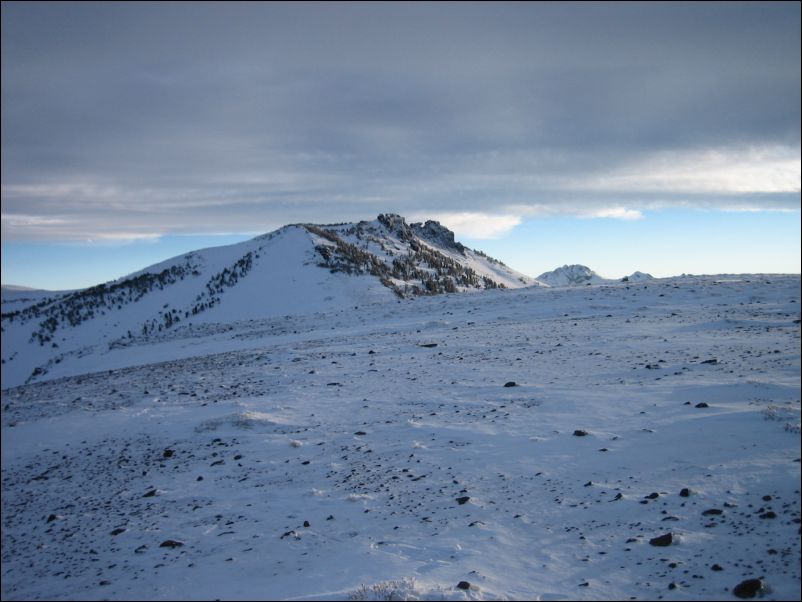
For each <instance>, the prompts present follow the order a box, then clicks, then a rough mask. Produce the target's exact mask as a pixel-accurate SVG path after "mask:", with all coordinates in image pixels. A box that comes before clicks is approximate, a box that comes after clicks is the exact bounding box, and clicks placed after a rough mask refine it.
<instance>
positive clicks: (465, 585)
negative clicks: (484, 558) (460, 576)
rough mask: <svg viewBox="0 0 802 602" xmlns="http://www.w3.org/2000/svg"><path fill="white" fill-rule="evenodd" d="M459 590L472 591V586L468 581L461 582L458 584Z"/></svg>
mask: <svg viewBox="0 0 802 602" xmlns="http://www.w3.org/2000/svg"><path fill="white" fill-rule="evenodd" d="M457 589H471V584H470V583H468V582H467V581H460V582H459V583H457Z"/></svg>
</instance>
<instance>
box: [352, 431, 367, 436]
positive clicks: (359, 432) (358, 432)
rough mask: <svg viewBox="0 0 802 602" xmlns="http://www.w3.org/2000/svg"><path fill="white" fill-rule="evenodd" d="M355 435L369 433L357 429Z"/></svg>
mask: <svg viewBox="0 0 802 602" xmlns="http://www.w3.org/2000/svg"><path fill="white" fill-rule="evenodd" d="M354 435H360V436H362V435H367V433H366V432H365V431H357V432H355V433H354Z"/></svg>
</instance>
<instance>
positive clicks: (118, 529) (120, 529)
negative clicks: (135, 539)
mask: <svg viewBox="0 0 802 602" xmlns="http://www.w3.org/2000/svg"><path fill="white" fill-rule="evenodd" d="M120 533H125V529H123V528H122V527H117V528H116V529H114V531H112V532H111V534H112V535H119V534H120Z"/></svg>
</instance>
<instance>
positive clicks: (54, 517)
mask: <svg viewBox="0 0 802 602" xmlns="http://www.w3.org/2000/svg"><path fill="white" fill-rule="evenodd" d="M57 518H58V516H56V515H55V514H51V515H50V516H48V517H47V522H49V523H52V522H53V521H54V520H56V519H57Z"/></svg>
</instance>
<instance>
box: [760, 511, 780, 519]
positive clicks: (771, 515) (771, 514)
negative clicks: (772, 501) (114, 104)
mask: <svg viewBox="0 0 802 602" xmlns="http://www.w3.org/2000/svg"><path fill="white" fill-rule="evenodd" d="M760 518H777V514H776V513H775V512H772V511H771V510H769V511H768V512H764V513H763V514H761V515H760Z"/></svg>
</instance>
